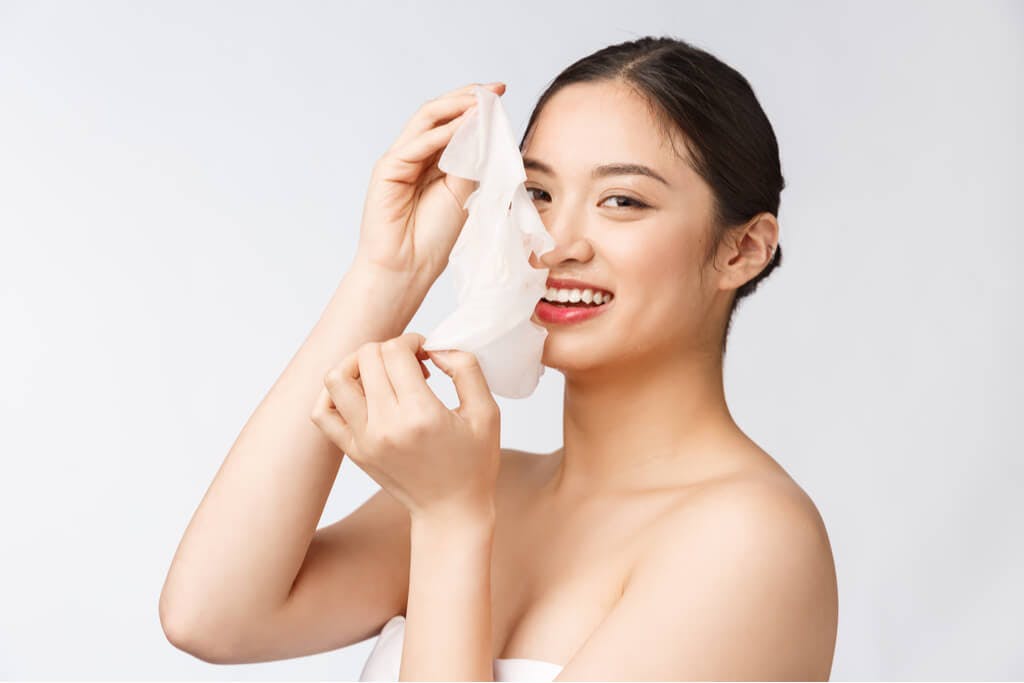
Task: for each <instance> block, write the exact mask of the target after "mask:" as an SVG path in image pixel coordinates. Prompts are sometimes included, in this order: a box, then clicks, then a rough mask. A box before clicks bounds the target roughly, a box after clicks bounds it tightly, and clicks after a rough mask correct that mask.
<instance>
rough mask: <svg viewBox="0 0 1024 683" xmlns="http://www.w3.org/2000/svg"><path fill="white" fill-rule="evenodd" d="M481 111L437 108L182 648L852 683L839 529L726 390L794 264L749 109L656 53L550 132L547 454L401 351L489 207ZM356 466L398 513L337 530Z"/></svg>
mask: <svg viewBox="0 0 1024 683" xmlns="http://www.w3.org/2000/svg"><path fill="white" fill-rule="evenodd" d="M472 87H473V85H469V86H466V87H464V88H460V89H459V90H456V91H453V92H450V93H447V94H445V95H443V96H441V97H439V98H437V99H435V100H431V101H430V102H428V103H426V104H425V105H423V107H421V108H420V110H419V111H418V112H417V113H416V115H415V116H413V118H412V119H411V120H410V122H409V123H408V125H407V126H406V128H405V129H404V130H403V131H402V133H401V134H400V135H399V137H398V139H397V141H396V142H395V143H394V145H393V146H392V147H391V148H390V149H389V150H388V151H387V153H386V154H384V156H383V157H382V158H381V159H380V160H379V161H378V163H377V164H376V166H375V168H374V172H373V175H372V178H371V184H370V188H369V192H368V196H367V199H366V204H365V207H364V214H363V222H362V226H361V232H360V239H359V246H358V249H357V253H356V258H355V259H354V261H353V264H352V267H351V269H350V270H349V272H348V273H346V274H345V276H344V278H343V279H342V281H341V283H340V285H339V287H338V289H337V291H336V292H335V294H334V296H333V298H332V299H331V300H330V302H329V304H328V305H327V307H326V309H325V311H324V313H323V315H322V317H321V319H320V320H319V321H318V323H317V324H316V326H315V327H314V328H313V330H312V332H311V333H310V335H309V337H308V338H307V339H306V340H305V342H304V343H303V345H302V347H301V348H300V349H299V351H298V352H297V353H296V355H295V357H294V358H293V359H292V361H291V363H290V364H289V365H288V367H287V368H286V369H285V371H284V372H283V374H282V375H281V377H280V378H279V379H278V381H277V382H276V383H275V384H274V386H273V387H272V389H271V390H270V392H269V393H268V394H267V396H266V398H265V399H264V400H263V402H262V403H261V404H260V405H259V406H258V407H257V409H256V411H255V412H254V413H253V415H252V417H251V418H250V419H249V421H248V422H247V423H246V425H245V426H244V428H243V430H242V432H241V433H240V435H239V436H238V439H237V441H236V443H235V444H234V446H233V447H232V448H231V450H230V452H229V453H228V455H227V458H226V459H225V461H224V464H223V465H222V466H221V468H220V470H219V471H218V473H217V475H216V478H215V479H214V481H213V483H212V484H211V486H210V488H209V490H208V492H207V494H206V496H205V497H204V498H203V500H202V502H201V504H200V506H199V508H198V510H197V511H196V513H195V515H194V517H193V519H192V521H191V523H190V524H189V526H188V528H187V530H186V532H185V535H184V538H183V539H182V540H181V544H180V545H179V548H178V551H177V553H176V555H175V558H174V561H173V563H172V565H171V568H170V571H169V573H168V576H167V580H166V583H165V585H164V589H163V592H162V594H161V599H160V618H161V623H162V624H163V628H164V631H165V633H166V634H167V637H168V638H169V640H170V641H171V642H172V643H173V644H174V645H175V646H177V647H179V648H181V649H183V650H185V651H188V652H190V653H192V654H194V655H195V656H197V657H200V658H202V659H204V660H206V661H210V662H221V663H225V662H257V661H266V660H272V659H282V658H288V657H296V656H300V655H307V654H311V653H316V652H322V651H326V650H331V649H337V648H341V647H344V646H346V645H350V644H352V643H356V642H359V641H362V640H365V639H367V638H370V637H372V636H375V635H377V634H378V633H381V634H382V636H381V639H379V640H378V643H377V647H376V648H375V650H374V652H373V653H372V654H371V657H370V660H369V661H368V662H367V666H366V668H365V669H364V672H363V674H364V676H374V675H381V672H390V673H389V674H387V675H390V676H392V677H397V676H398V673H399V666H400V673H401V677H402V678H403V679H418V680H492V677H493V680H503V679H506V678H520V679H522V678H536V679H540V680H551V679H552V678H554V677H555V676H557V677H558V680H651V679H657V680H679V679H704V680H730V679H759V680H775V679H791V680H827V679H828V677H829V674H830V670H831V665H832V657H833V652H834V647H835V638H836V628H837V602H838V598H837V588H836V577H835V568H834V564H833V559H832V552H831V547H830V543H829V540H828V536H827V533H826V530H825V527H824V524H823V522H822V520H821V518H820V516H819V514H818V512H817V510H816V508H815V506H814V504H813V502H812V501H811V500H810V499H809V497H808V496H807V495H806V494H805V492H804V491H803V490H802V489H801V488H800V487H799V486H798V485H797V484H796V483H795V482H794V481H793V480H792V479H791V478H790V477H789V476H788V475H787V474H786V472H785V471H784V470H783V468H782V467H781V466H780V465H779V464H778V463H777V462H776V461H775V460H774V459H773V458H772V457H771V456H770V455H769V454H768V453H766V452H765V451H764V450H762V449H761V448H760V447H758V445H757V444H756V443H754V442H753V441H752V440H751V439H750V438H748V437H747V436H746V435H745V434H744V433H743V431H742V430H741V429H740V427H739V426H738V425H737V424H736V423H735V422H734V421H733V419H732V417H731V415H730V412H729V409H728V407H727V404H726V400H725V397H724V391H723V381H722V359H723V358H722V357H723V353H724V350H725V340H726V337H727V334H728V331H729V323H730V320H731V318H732V314H733V311H734V310H735V308H736V304H737V302H738V301H739V300H740V299H741V298H742V297H744V296H747V295H748V294H750V293H751V292H753V291H754V289H755V288H756V287H757V285H758V283H759V282H760V281H762V280H763V279H764V278H765V277H766V276H767V275H768V274H769V273H770V272H771V271H772V269H774V268H775V267H776V266H778V264H779V263H780V259H781V249H780V248H779V246H778V222H777V219H776V216H777V213H778V207H779V195H780V193H781V191H782V188H783V186H784V181H783V177H782V174H781V171H780V163H779V154H778V148H777V143H776V139H775V136H774V133H773V130H772V127H771V125H770V123H769V122H768V119H767V117H766V116H765V114H764V112H763V111H762V109H761V107H760V105H759V104H758V101H757V99H756V97H755V95H754V93H753V91H752V90H751V87H750V85H749V84H748V83H747V81H746V80H745V79H744V78H743V77H742V76H741V75H740V74H739V73H737V72H736V71H735V70H733V69H732V68H730V67H729V66H727V65H725V64H723V63H722V62H721V61H719V60H718V59H716V58H715V57H713V56H712V55H710V54H708V53H706V52H704V51H702V50H699V49H697V48H695V47H693V46H691V45H689V44H687V43H684V42H682V41H679V40H675V39H671V38H654V37H646V38H642V39H639V40H635V41H631V42H627V43H622V44H619V45H613V46H610V47H608V48H605V49H602V50H600V51H598V52H596V53H594V54H592V55H589V56H588V57H585V58H583V59H581V60H580V61H578V62H576V63H575V64H572V65H571V66H569V67H568V68H567V69H566V70H565V71H563V72H562V73H561V74H560V75H559V76H558V77H557V78H556V79H555V80H554V81H553V82H552V83H551V85H550V86H549V87H548V89H547V90H546V91H545V92H544V94H543V95H542V97H541V98H540V100H539V102H538V103H537V106H536V108H535V110H534V112H533V114H532V116H531V117H530V120H529V123H528V125H527V130H526V132H525V134H524V137H523V141H522V143H521V145H520V147H521V150H522V154H523V158H524V164H525V166H526V168H527V174H528V180H527V182H526V187H527V189H528V190H529V192H530V193H531V196H532V198H533V199H534V202H535V205H536V207H537V209H538V211H539V213H540V215H541V217H542V218H543V220H544V223H545V225H546V227H547V229H548V231H549V232H550V233H551V235H552V237H553V238H554V239H555V242H556V248H555V249H554V250H553V251H550V252H548V253H546V254H544V255H543V256H542V257H539V258H538V257H537V256H536V255H535V254H534V255H532V256H531V262H532V263H533V265H534V266H535V267H537V268H548V269H550V271H549V276H550V279H549V284H550V288H549V290H548V293H547V296H546V297H545V299H548V300H552V301H555V302H557V303H549V302H547V301H541V302H538V306H537V309H536V312H535V315H534V317H533V320H534V322H536V323H537V324H540V325H544V326H545V327H546V328H547V330H548V337H547V340H546V342H545V347H544V355H543V362H544V364H545V365H546V366H548V367H551V368H554V369H556V370H558V371H559V372H561V373H563V375H564V376H565V395H564V402H563V429H564V443H563V445H562V447H560V448H559V449H557V450H556V451H554V452H552V453H549V454H533V453H526V452H522V451H518V450H513V449H508V448H500V446H499V441H500V415H499V412H498V407H497V404H496V403H495V402H494V399H493V397H492V396H491V394H490V392H489V391H488V388H487V385H486V381H485V380H484V378H483V376H482V374H481V372H480V369H479V366H478V365H477V364H476V361H475V358H474V356H473V355H472V354H469V353H464V352H456V351H453V352H448V353H445V354H439V353H434V352H429V353H428V352H424V351H423V350H422V348H421V344H422V341H423V337H422V336H421V335H418V334H415V333H408V334H402V332H403V331H404V329H405V327H406V325H407V324H408V322H409V320H410V319H411V317H412V316H413V314H414V313H415V311H416V310H417V308H418V306H419V305H420V303H421V302H422V300H423V298H424V297H425V295H426V293H427V291H428V289H429V288H430V286H431V284H432V283H433V281H434V280H435V279H436V278H437V277H438V275H439V274H440V273H441V272H442V270H443V269H444V267H445V265H446V264H447V259H448V254H449V253H450V250H451V247H452V245H453V244H454V242H455V240H456V239H457V237H458V233H459V229H460V228H461V225H462V223H463V222H464V220H465V218H466V215H465V213H464V212H463V210H462V205H463V202H464V200H465V198H466V197H467V196H468V195H469V193H470V192H471V191H472V190H473V189H474V184H473V183H471V182H468V181H465V180H463V179H459V178H455V177H446V176H445V174H444V173H442V172H441V171H439V170H438V169H437V167H436V163H437V159H438V157H439V156H440V153H441V151H442V150H443V149H444V147H445V146H446V145H447V143H448V141H449V140H450V139H451V135H452V132H453V131H454V130H455V128H456V127H457V126H458V125H459V124H460V123H461V121H462V120H463V118H462V117H463V116H464V114H465V112H466V111H467V109H468V108H470V107H471V106H472V105H473V104H474V102H475V99H474V96H473V94H472ZM485 87H488V88H491V89H493V90H494V92H496V93H498V94H502V93H504V85H502V84H500V83H492V84H488V85H487V86H485ZM566 290H567V291H566ZM576 290H579V291H576ZM595 295H597V296H595ZM566 299H568V301H566ZM595 302H597V303H595ZM428 357H429V358H430V359H431V360H432V361H433V362H434V364H435V365H437V366H438V367H440V368H442V370H444V371H445V372H446V373H447V374H448V375H449V376H450V377H452V379H453V381H454V383H455V386H456V389H457V391H458V394H459V400H460V405H459V407H458V408H457V409H455V410H448V409H447V408H446V407H445V406H444V405H443V404H442V403H441V402H440V401H439V400H437V398H436V397H435V396H434V395H433V393H432V392H431V391H430V389H429V387H428V385H427V384H426V381H425V376H426V374H427V370H426V366H425V365H422V364H421V363H422V361H425V360H426V359H427V358H428ZM311 408H312V415H311ZM311 417H312V419H311ZM344 454H348V455H349V457H351V458H352V459H353V460H354V461H355V462H356V463H357V464H358V465H359V466H360V467H361V468H363V469H364V470H365V471H366V472H367V473H368V474H369V475H370V476H372V477H373V478H374V479H375V480H376V481H377V482H378V483H380V484H381V490H380V491H379V492H377V493H376V494H374V495H373V496H371V498H370V499H369V500H367V501H366V502H365V503H364V504H363V505H362V506H360V507H359V508H358V509H356V510H355V511H354V512H353V513H352V514H351V515H349V516H348V517H346V518H345V519H342V520H340V521H338V522H335V523H334V524H331V525H329V526H326V527H324V528H321V529H317V528H316V526H317V523H318V520H319V518H320V516H321V514H322V511H323V507H324V504H325V501H326V499H327V496H328V493H329V491H330V489H331V487H332V485H333V482H334V480H335V477H336V475H337V472H338V468H339V466H340V464H341V461H342V458H343V457H344ZM385 636H386V639H385ZM385 640H386V643H387V647H384V646H383V644H384V643H385Z"/></svg>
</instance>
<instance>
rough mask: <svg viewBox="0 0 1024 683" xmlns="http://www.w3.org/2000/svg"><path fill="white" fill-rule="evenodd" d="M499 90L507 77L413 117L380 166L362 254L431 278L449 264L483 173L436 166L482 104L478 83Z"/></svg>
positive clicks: (447, 97)
mask: <svg viewBox="0 0 1024 683" xmlns="http://www.w3.org/2000/svg"><path fill="white" fill-rule="evenodd" d="M476 85H481V86H482V87H484V88H488V89H490V90H492V91H494V92H495V93H497V94H498V95H501V94H504V92H505V85H504V84H503V83H500V82H495V83H488V84H486V85H483V84H476V83H471V84H469V85H467V86H464V87H462V88H459V89H457V90H453V91H451V92H449V93H447V94H444V95H441V96H440V97H438V98H436V99H433V100H430V101H429V102H427V103H426V104H424V105H423V106H421V107H420V109H419V111H417V112H416V114H415V115H413V117H412V118H411V119H410V120H409V122H408V123H407V124H406V126H405V128H404V129H403V130H402V132H401V134H400V135H399V136H398V139H397V140H396V141H395V143H394V144H393V145H391V147H390V148H389V149H388V151H387V152H385V153H384V156H382V157H381V158H380V159H379V160H378V161H377V163H376V164H375V165H374V167H373V173H372V175H371V176H370V187H369V190H368V191H367V195H366V202H365V204H364V206H363V218H362V224H361V225H360V228H359V246H358V248H357V251H356V260H357V261H358V262H363V263H368V264H372V265H373V266H377V267H381V268H384V269H386V270H389V271H395V272H397V273H399V274H401V275H403V276H415V277H417V278H419V277H422V278H425V281H426V282H428V283H432V282H433V281H434V280H436V279H437V277H438V276H439V275H440V274H441V272H442V271H444V269H445V267H446V266H447V264H448V258H449V256H450V254H451V250H452V247H453V246H455V241H456V240H457V239H458V236H459V233H460V232H461V230H462V225H463V224H464V223H465V222H466V218H467V216H468V213H467V212H466V210H465V209H463V208H462V205H463V204H465V202H466V199H467V198H468V197H469V195H470V194H471V193H472V192H473V191H474V190H475V189H476V186H477V185H478V183H477V181H474V180H467V179H465V178H459V177H457V176H450V175H448V174H447V173H445V172H444V171H442V170H441V169H439V168H438V167H437V162H438V159H440V157H441V153H442V152H443V151H444V148H445V147H446V146H447V145H448V143H449V141H451V138H452V134H453V133H454V132H455V130H456V129H457V128H458V127H459V125H460V124H461V123H462V122H463V121H464V120H465V117H466V114H467V113H468V112H470V111H473V110H475V105H476V96H475V95H474V94H473V88H474V86H476Z"/></svg>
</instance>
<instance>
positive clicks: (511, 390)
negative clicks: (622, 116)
mask: <svg viewBox="0 0 1024 683" xmlns="http://www.w3.org/2000/svg"><path fill="white" fill-rule="evenodd" d="M473 93H474V94H475V95H476V99H477V108H476V110H475V111H473V112H470V113H469V114H467V115H466V117H465V120H464V121H463V122H462V123H461V124H459V127H458V129H457V130H456V131H455V133H454V134H453V135H452V139H451V140H450V141H449V142H448V146H447V147H445V149H444V151H443V152H442V153H441V158H440V160H439V161H438V164H437V165H438V168H440V169H441V170H442V171H444V172H446V173H450V174H452V175H455V176H458V177H460V178H468V179H470V180H477V181H479V182H480V185H479V187H478V188H477V189H476V191H474V192H473V193H472V194H471V195H470V196H469V197H468V198H467V199H466V203H465V204H464V205H463V207H462V208H464V209H467V210H468V211H469V216H468V218H467V219H466V222H465V224H464V225H463V226H462V232H461V233H460V234H459V237H458V239H457V240H456V241H455V244H454V246H453V247H452V251H451V255H450V256H449V258H448V263H449V265H450V266H451V269H452V271H453V274H454V277H455V289H456V298H457V302H458V304H457V306H456V309H455V311H454V312H452V313H451V314H450V315H449V316H448V317H447V318H445V319H444V320H443V321H442V322H441V324H439V325H438V326H437V327H436V328H435V329H434V331H433V332H431V333H430V334H429V335H427V338H426V341H425V342H424V344H423V348H424V349H427V350H430V351H435V350H443V349H457V350H460V351H470V352H472V353H473V354H474V355H476V357H477V360H478V361H479V363H480V368H481V369H482V370H483V374H484V377H485V378H486V379H487V384H488V386H490V388H491V391H492V392H493V393H495V394H498V395H499V396H505V397H508V398H523V397H526V396H529V395H530V394H531V393H533V390H534V389H536V387H537V383H538V382H539V381H540V377H541V375H543V374H544V366H543V365H541V362H540V359H541V353H542V352H543V350H544V340H545V338H546V337H547V335H548V331H547V329H546V328H544V327H542V326H541V325H538V324H536V323H534V322H533V321H531V320H530V317H531V316H532V315H533V310H534V308H535V307H536V305H537V302H538V301H539V300H540V298H541V297H542V296H543V295H544V292H545V291H546V289H547V284H546V283H547V277H548V269H547V268H534V267H533V266H531V265H530V261H529V259H530V252H531V251H533V252H534V253H535V254H537V256H540V255H542V254H545V253H547V252H548V251H550V250H551V249H553V248H554V246H555V242H554V239H553V238H552V237H551V235H550V234H549V233H548V231H547V230H546V229H545V227H544V223H543V221H541V218H540V214H538V213H537V209H536V207H534V205H533V200H532V199H531V198H530V195H529V193H528V192H527V191H526V187H525V185H524V184H523V183H524V182H525V180H526V170H525V169H524V167H523V159H522V155H521V154H520V151H519V146H518V145H517V144H516V142H515V139H514V138H513V136H512V130H511V128H510V126H509V122H508V116H507V115H506V114H505V109H504V107H502V104H501V98H500V97H499V96H498V95H497V94H496V93H494V92H492V91H490V90H487V89H485V88H483V87H481V86H476V87H474V88H473Z"/></svg>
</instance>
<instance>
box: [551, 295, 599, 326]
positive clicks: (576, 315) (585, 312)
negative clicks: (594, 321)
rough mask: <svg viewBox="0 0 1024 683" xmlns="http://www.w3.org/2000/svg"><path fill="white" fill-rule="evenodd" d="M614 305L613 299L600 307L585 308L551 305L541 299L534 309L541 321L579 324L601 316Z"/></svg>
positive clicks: (586, 306) (584, 306)
mask: <svg viewBox="0 0 1024 683" xmlns="http://www.w3.org/2000/svg"><path fill="white" fill-rule="evenodd" d="M614 303H615V299H612V300H611V301H609V302H608V303H606V304H601V305H600V306H592V305H589V304H586V305H583V306H559V305H557V304H553V303H551V302H550V301H545V300H544V299H541V300H540V301H538V302H537V306H536V307H535V308H534V309H533V312H534V314H536V316H537V317H538V318H540V319H541V321H543V322H546V323H553V324H568V323H578V322H583V321H584V320H590V319H591V318H593V317H595V316H598V315H601V314H602V313H604V311H605V309H607V308H608V307H609V306H611V305H612V304H614Z"/></svg>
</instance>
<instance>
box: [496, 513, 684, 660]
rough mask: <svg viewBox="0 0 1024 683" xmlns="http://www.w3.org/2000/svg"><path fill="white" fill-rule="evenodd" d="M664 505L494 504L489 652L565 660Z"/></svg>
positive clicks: (614, 592) (602, 611)
mask: <svg viewBox="0 0 1024 683" xmlns="http://www.w3.org/2000/svg"><path fill="white" fill-rule="evenodd" d="M664 508H665V501H660V502H659V501H647V502H645V503H641V504H635V503H633V504H626V503H621V504H619V505H618V506H601V505H591V506H583V507H581V508H580V509H576V510H573V511H572V512H569V513H563V514H557V512H556V511H550V510H549V511H544V510H541V511H540V512H537V511H535V510H530V509H520V510H519V511H518V514H502V513H501V512H500V511H499V516H498V519H497V523H496V527H495V536H494V546H493V551H492V563H491V605H492V624H493V638H494V640H493V646H494V652H495V656H496V657H500V658H509V657H523V658H527V659H541V660H545V661H549V662H555V663H560V664H565V663H566V662H568V660H569V659H570V658H571V657H572V655H573V654H574V653H575V652H576V651H577V650H579V648H580V647H581V646H582V645H583V643H584V642H586V640H587V638H589V636H590V634H591V633H593V632H594V630H595V629H596V628H597V627H598V626H599V625H600V623H601V622H602V621H603V620H604V618H605V617H606V616H607V615H608V613H609V612H610V611H611V610H612V608H613V607H614V606H615V604H616V602H617V601H618V599H619V597H620V596H621V595H622V591H623V589H624V587H625V584H626V582H627V580H628V578H629V574H630V572H631V570H632V567H633V564H634V562H635V561H636V558H637V557H638V556H639V555H640V553H641V552H642V550H643V549H644V548H645V547H646V544H647V542H648V539H649V537H650V530H651V528H652V526H654V524H655V523H656V521H657V519H658V518H659V516H660V514H661V512H663V511H664ZM506 512H509V513H511V512H512V511H511V510H508V511H506Z"/></svg>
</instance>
